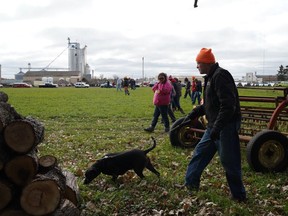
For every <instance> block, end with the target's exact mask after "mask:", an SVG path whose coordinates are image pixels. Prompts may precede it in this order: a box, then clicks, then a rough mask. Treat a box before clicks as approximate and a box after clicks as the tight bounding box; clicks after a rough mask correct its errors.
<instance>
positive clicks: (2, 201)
mask: <svg viewBox="0 0 288 216" xmlns="http://www.w3.org/2000/svg"><path fill="white" fill-rule="evenodd" d="M13 191H14V190H13V185H12V184H10V183H8V182H7V181H3V180H0V210H2V209H4V208H5V207H6V206H7V205H8V204H9V203H10V202H11V201H12V197H13Z"/></svg>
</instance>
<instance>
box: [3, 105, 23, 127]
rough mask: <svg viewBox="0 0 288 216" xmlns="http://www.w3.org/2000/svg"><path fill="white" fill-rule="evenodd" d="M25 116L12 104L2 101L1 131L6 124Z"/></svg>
mask: <svg viewBox="0 0 288 216" xmlns="http://www.w3.org/2000/svg"><path fill="white" fill-rule="evenodd" d="M22 118H23V117H22V116H21V115H20V114H18V113H17V112H16V110H15V109H14V107H12V106H11V105H10V104H8V103H6V102H3V101H0V132H1V131H2V130H3V129H4V127H5V126H6V125H8V124H9V123H10V122H12V121H15V120H16V119H22Z"/></svg>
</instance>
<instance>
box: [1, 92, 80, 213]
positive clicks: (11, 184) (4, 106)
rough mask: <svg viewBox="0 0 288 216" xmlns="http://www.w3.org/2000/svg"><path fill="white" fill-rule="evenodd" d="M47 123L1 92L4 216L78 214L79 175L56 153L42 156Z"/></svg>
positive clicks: (2, 201)
mask: <svg viewBox="0 0 288 216" xmlns="http://www.w3.org/2000/svg"><path fill="white" fill-rule="evenodd" d="M43 139H44V126H43V124H42V123H40V122H39V121H37V120H36V119H34V118H32V117H23V116H22V115H20V114H18V113H17V112H16V110H15V109H14V108H13V107H12V106H11V105H10V104H9V103H8V95H7V94H6V93H4V92H0V216H14V215H17V216H18V215H19V216H22V215H23V216H26V215H51V216H56V215H57V216H61V215H63V216H64V215H65V216H78V215H80V210H79V205H80V201H79V198H80V195H79V188H78V185H77V181H76V177H75V176H74V175H73V174H72V173H71V172H69V171H66V170H62V169H61V167H60V166H59V165H58V163H57V158H56V157H54V156H53V155H45V156H41V157H38V155H37V151H38V150H37V146H38V145H39V144H40V143H41V142H42V141H43Z"/></svg>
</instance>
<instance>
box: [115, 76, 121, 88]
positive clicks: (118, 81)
mask: <svg viewBox="0 0 288 216" xmlns="http://www.w3.org/2000/svg"><path fill="white" fill-rule="evenodd" d="M121 86H122V79H121V78H120V77H118V79H117V82H116V90H117V91H122V89H121Z"/></svg>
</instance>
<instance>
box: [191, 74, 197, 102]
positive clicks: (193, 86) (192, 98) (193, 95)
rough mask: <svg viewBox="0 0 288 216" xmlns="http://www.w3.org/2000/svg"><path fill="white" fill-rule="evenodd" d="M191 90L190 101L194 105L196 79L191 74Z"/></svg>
mask: <svg viewBox="0 0 288 216" xmlns="http://www.w3.org/2000/svg"><path fill="white" fill-rule="evenodd" d="M191 92H192V94H191V101H192V104H193V105H194V103H195V102H194V100H195V95H196V79H195V77H194V76H192V83H191ZM193 102H194V103H193Z"/></svg>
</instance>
